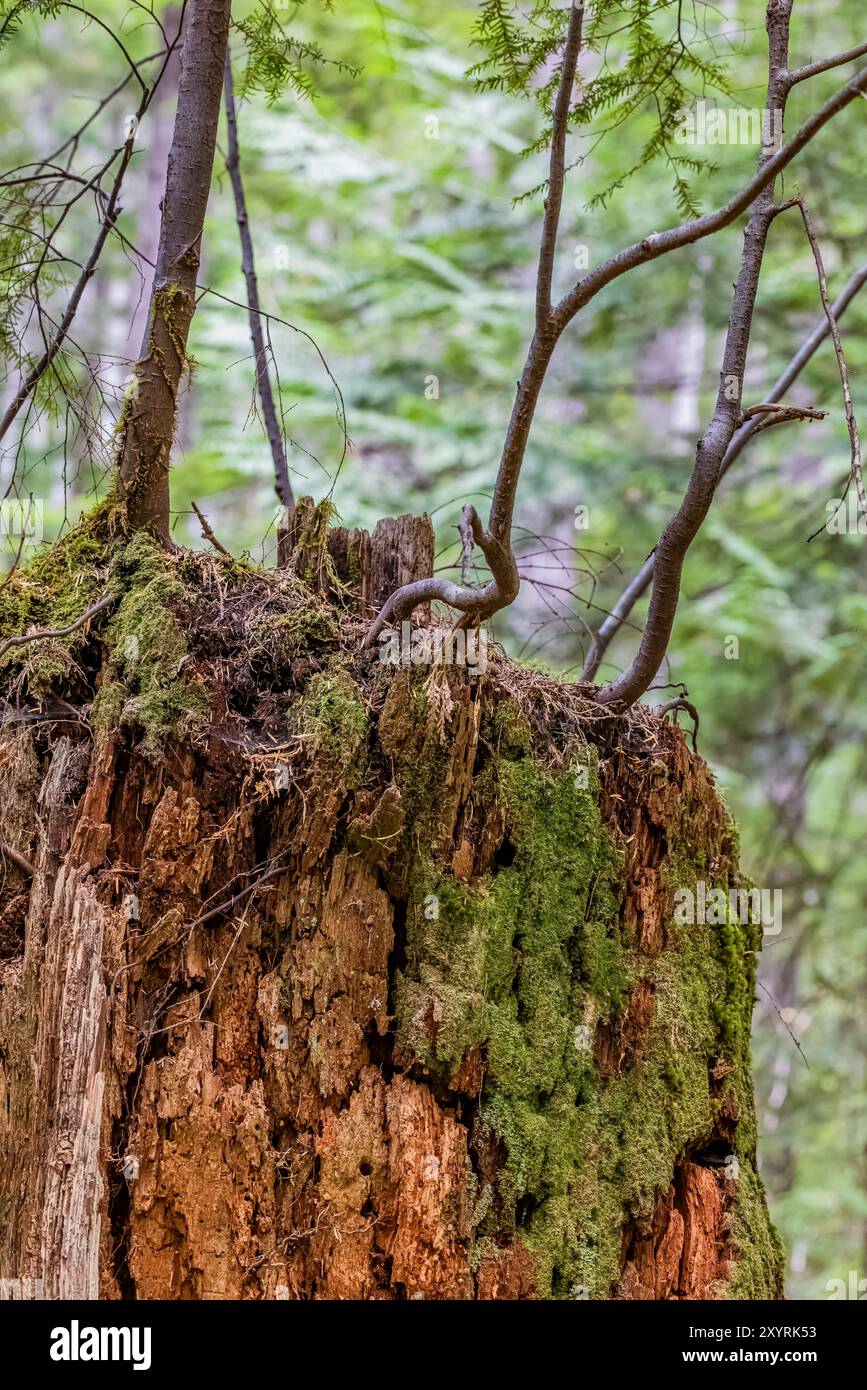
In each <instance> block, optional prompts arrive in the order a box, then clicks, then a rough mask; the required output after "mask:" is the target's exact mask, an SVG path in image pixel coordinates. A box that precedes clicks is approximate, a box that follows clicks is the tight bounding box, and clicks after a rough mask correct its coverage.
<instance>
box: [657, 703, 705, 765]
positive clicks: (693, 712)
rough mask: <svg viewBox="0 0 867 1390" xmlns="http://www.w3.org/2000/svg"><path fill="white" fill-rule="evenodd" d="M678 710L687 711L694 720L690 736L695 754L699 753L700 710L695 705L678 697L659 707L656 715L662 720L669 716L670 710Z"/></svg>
mask: <svg viewBox="0 0 867 1390" xmlns="http://www.w3.org/2000/svg"><path fill="white" fill-rule="evenodd" d="M678 709H683V710H686V712H687V714H688V715H689V716H690V718H691V719H692V724H693V726H692V730H691V734H690V737H691V738H692V751H693V753H697V752H698V724H699V720H698V710H697V709H696V707H695V705H693V704H692V703H691V702H690V701H689V700H685V699H684V698H683V696H682V695H678V697H677V699H676V700H669V701H668V703H667V704H665V705H658V706H657V708H656V709H655V710H654V714H658V715H659V717H660V719H661V718H662V716H663V715H664V714H668V713H669V711H670V710H678Z"/></svg>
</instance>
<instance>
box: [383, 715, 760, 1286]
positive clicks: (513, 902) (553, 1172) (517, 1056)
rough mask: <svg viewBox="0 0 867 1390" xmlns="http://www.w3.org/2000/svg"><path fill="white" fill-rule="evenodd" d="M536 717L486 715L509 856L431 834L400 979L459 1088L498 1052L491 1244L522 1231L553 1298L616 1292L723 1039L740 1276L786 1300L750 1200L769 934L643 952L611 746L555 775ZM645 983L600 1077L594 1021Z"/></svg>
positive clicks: (402, 1030) (725, 936)
mask: <svg viewBox="0 0 867 1390" xmlns="http://www.w3.org/2000/svg"><path fill="white" fill-rule="evenodd" d="M522 724H523V721H522V720H520V719H518V718H517V717H516V712H514V711H509V710H506V712H505V713H504V714H503V715H502V716H501V717H500V719H499V720H492V721H489V723H488V724H487V725H486V726H485V730H484V732H485V735H486V737H487V738H488V741H489V743H490V745H491V746H492V747H493V748H494V749H495V750H496V757H495V758H494V760H493V762H492V763H491V764H490V765H489V767H488V769H487V770H486V771H485V772H484V773H482V774H480V775H478V776H477V779H476V785H477V787H478V788H480V789H482V790H483V789H484V787H485V781H486V779H487V782H488V789H487V794H489V795H496V796H498V797H499V798H500V801H501V804H502V808H503V818H504V821H505V826H506V841H505V845H504V850H505V853H503V852H501V855H500V856H499V858H500V859H501V862H500V864H499V865H498V866H496V865H495V867H494V868H493V869H492V870H491V871H490V872H489V873H488V874H487V875H485V876H484V877H483V878H482V879H481V880H479V881H477V882H475V883H473V884H465V883H461V882H459V881H457V880H456V879H455V878H454V877H453V876H452V874H451V872H450V871H449V869H448V868H447V867H445V866H443V865H441V864H440V863H438V860H437V851H436V847H435V846H434V847H433V848H431V847H430V846H420V852H419V854H418V855H417V857H416V861H415V870H414V875H413V879H412V883H411V889H410V900H409V905H408V915H407V941H406V952H407V962H406V968H405V970H404V972H403V973H402V975H401V977H400V978H399V981H398V990H397V1004H396V1011H397V1015H398V1046H399V1049H400V1055H401V1056H403V1057H407V1056H411V1057H414V1058H416V1059H417V1060H418V1062H419V1063H421V1064H422V1065H423V1066H424V1067H426V1068H427V1069H429V1070H430V1071H431V1072H432V1073H433V1074H434V1075H436V1076H438V1077H440V1078H441V1079H442V1080H443V1081H444V1082H449V1081H453V1080H454V1078H455V1075H456V1073H457V1070H458V1068H459V1066H460V1063H461V1060H462V1058H464V1057H465V1055H466V1053H467V1052H468V1051H470V1050H472V1049H481V1050H482V1055H483V1057H484V1065H485V1074H484V1087H483V1092H482V1095H481V1098H480V1101H479V1106H478V1111H477V1114H476V1117H475V1122H474V1127H473V1144H474V1148H475V1150H476V1151H477V1152H480V1153H484V1152H491V1153H496V1154H498V1155H499V1158H498V1159H497V1162H496V1165H495V1170H496V1172H495V1177H494V1178H493V1180H489V1179H480V1188H479V1191H478V1193H477V1194H476V1197H475V1199H474V1206H475V1216H474V1222H475V1226H476V1240H477V1242H479V1245H480V1247H481V1246H482V1245H483V1244H484V1242H490V1241H491V1240H502V1239H503V1238H509V1237H513V1236H518V1237H519V1238H520V1239H521V1241H522V1242H523V1243H524V1244H525V1245H526V1246H527V1247H528V1248H529V1249H530V1250H531V1251H532V1252H533V1254H534V1256H535V1260H536V1267H537V1276H538V1279H539V1289H540V1292H541V1294H542V1295H543V1296H546V1295H547V1296H552V1297H566V1298H568V1297H575V1296H577V1295H576V1292H575V1291H576V1290H582V1291H583V1290H585V1289H586V1290H587V1291H588V1292H589V1295H590V1297H595V1298H607V1297H610V1295H611V1292H612V1288H613V1286H614V1284H615V1282H616V1280H617V1278H618V1276H619V1272H620V1267H621V1261H622V1239H623V1225H624V1221H625V1220H626V1219H628V1217H630V1216H638V1215H647V1214H649V1213H651V1212H652V1211H653V1209H654V1206H655V1203H656V1202H657V1200H658V1198H659V1195H660V1193H662V1192H665V1191H667V1190H668V1188H669V1187H670V1185H671V1182H672V1178H673V1174H674V1170H675V1167H676V1165H677V1163H678V1161H679V1160H680V1159H682V1158H683V1157H684V1156H686V1155H687V1154H688V1153H690V1152H691V1151H692V1150H693V1149H694V1148H696V1147H698V1146H701V1145H702V1144H703V1143H706V1142H707V1141H709V1140H710V1139H711V1136H712V1134H713V1132H714V1126H715V1122H716V1118H717V1114H718V1109H719V1104H720V1100H719V1096H718V1095H717V1094H716V1093H715V1090H714V1086H713V1084H712V1080H711V1071H712V1068H713V1066H714V1063H715V1061H716V1060H717V1059H718V1058H719V1057H720V1056H721V1055H722V1054H723V1052H725V1053H726V1056H727V1057H728V1058H729V1062H728V1065H730V1066H731V1067H732V1073H731V1076H730V1078H729V1084H730V1085H731V1087H732V1089H733V1091H734V1093H735V1095H736V1097H737V1102H738V1106H739V1107H740V1110H741V1113H743V1114H744V1116H745V1119H746V1123H745V1126H744V1132H743V1145H742V1144H741V1142H740V1141H739V1143H738V1152H739V1155H740V1154H741V1153H742V1152H743V1157H742V1160H741V1161H742V1163H743V1166H744V1170H745V1171H748V1172H749V1174H750V1177H749V1181H748V1182H747V1184H746V1185H745V1187H744V1214H743V1216H742V1218H741V1220H742V1222H745V1223H746V1224H747V1226H748V1227H749V1228H750V1239H751V1240H753V1239H755V1240H757V1241H759V1242H761V1241H762V1240H763V1241H764V1245H760V1253H759V1254H758V1255H757V1256H756V1258H755V1260H753V1261H752V1264H751V1266H750V1269H749V1270H747V1269H746V1268H745V1269H744V1270H743V1271H742V1272H741V1279H742V1286H743V1287H744V1288H746V1289H749V1290H750V1292H749V1293H748V1294H747V1295H745V1296H750V1297H770V1296H773V1293H774V1289H775V1287H776V1286H775V1283H774V1280H775V1278H776V1273H775V1271H777V1270H778V1267H779V1266H778V1256H777V1252H776V1248H775V1246H774V1244H773V1242H774V1240H775V1237H773V1235H771V1236H768V1234H767V1233H768V1230H769V1223H768V1221H767V1215H766V1213H765V1214H763V1213H762V1212H761V1211H760V1210H759V1209H758V1208H755V1207H754V1206H751V1199H750V1193H751V1191H752V1188H751V1186H750V1184H753V1186H754V1187H755V1190H756V1192H757V1193H760V1192H761V1187H760V1184H759V1182H758V1179H757V1177H756V1176H755V1171H754V1168H753V1167H752V1164H753V1163H754V1153H753V1154H752V1156H750V1154H749V1148H750V1145H751V1144H752V1145H753V1147H754V1136H752V1132H751V1130H750V1127H749V1125H750V1121H749V1114H751V1110H750V1105H751V1092H750V1081H749V1064H748V1040H749V1016H750V1004H751V994H752V974H753V961H754V957H753V956H752V955H750V954H749V952H750V951H751V949H752V948H753V946H754V944H755V943H754V942H753V941H752V938H750V937H748V935H746V934H745V932H744V929H743V928H741V927H740V926H739V924H737V923H734V924H728V923H727V924H726V925H725V926H724V927H723V928H721V929H717V928H713V927H710V926H708V925H706V924H703V923H702V924H699V925H697V926H690V927H689V928H674V927H672V929H671V933H670V936H669V942H668V947H667V949H666V950H664V951H663V952H662V953H661V954H659V955H658V956H656V957H649V956H647V955H646V954H643V953H641V952H639V949H638V947H637V945H636V944H635V942H634V941H633V939H632V937H631V936H628V937H627V935H626V934H625V933H624V931H623V929H622V928H621V921H620V917H621V911H620V909H621V905H622V901H623V897H624V893H625V891H626V885H625V883H624V862H623V858H622V855H621V854H620V852H619V850H618V848H617V846H616V845H615V842H614V840H613V838H612V836H611V833H610V831H609V830H608V828H607V826H606V825H604V824H603V822H602V818H601V814H600V810H599V801H598V784H597V776H596V770H595V753H594V752H593V751H592V750H590V749H587V748H581V749H579V750H578V751H577V753H576V754H575V756H574V758H573V760H572V766H571V767H570V769H569V770H568V771H564V772H560V773H557V774H553V773H551V772H549V771H547V770H545V769H544V768H542V767H540V766H539V765H537V763H536V762H535V761H534V760H533V757H532V755H531V754H530V752H529V751H528V748H527V741H526V739H525V737H524V736H523V734H522ZM432 775H434V776H435V772H434V773H433V774H432ZM398 780H399V781H400V777H399V778H398ZM401 789H402V791H403V788H401ZM431 794H433V795H435V787H434V788H433V789H431ZM689 851H690V847H689V845H688V844H687V843H686V842H684V843H683V844H680V845H678V846H677V856H678V862H679V864H680V871H681V872H690V873H692V874H693V875H694V874H695V872H696V867H697V866H698V867H699V868H702V869H704V870H706V869H707V868H708V859H707V853H706V848H705V842H704V840H703V839H702V834H701V829H700V827H699V831H698V834H697V838H696V842H695V847H694V858H693V862H692V864H691V865H690V863H689ZM636 991H643V992H644V993H645V995H646V997H649V998H650V999H651V1001H652V1007H651V1009H650V1014H649V1020H648V1021H647V1023H646V1026H644V1027H643V1028H642V1036H641V1056H640V1059H639V1061H638V1062H636V1063H635V1064H634V1065H628V1066H625V1067H623V1068H622V1069H621V1068H620V1067H619V1065H618V1064H617V1060H616V1059H615V1062H614V1064H613V1065H611V1066H609V1068H608V1069H607V1070H606V1071H605V1073H604V1074H603V1072H602V1071H601V1070H600V1066H601V1063H600V1062H599V1061H598V1060H597V1058H598V1055H599V1053H598V1048H597V1047H596V1046H595V1043H596V1040H597V1039H598V1030H599V1029H600V1028H602V1029H605V1030H606V1032H607V1034H608V1035H610V1036H612V1037H613V1038H615V1039H618V1038H619V1037H620V1036H621V1034H620V1031H619V1030H621V1029H622V1028H623V1027H624V1026H625V1024H626V1022H628V1012H629V1007H630V999H631V997H632V995H633V993H634V992H636ZM615 1051H616V1049H615ZM765 1247H767V1248H765ZM762 1251H764V1253H761V1252H762Z"/></svg>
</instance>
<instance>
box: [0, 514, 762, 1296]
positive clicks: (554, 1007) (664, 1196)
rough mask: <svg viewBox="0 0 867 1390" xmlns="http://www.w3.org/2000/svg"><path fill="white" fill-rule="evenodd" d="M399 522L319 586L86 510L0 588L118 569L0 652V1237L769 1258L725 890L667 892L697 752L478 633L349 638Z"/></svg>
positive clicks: (156, 1244)
mask: <svg viewBox="0 0 867 1390" xmlns="http://www.w3.org/2000/svg"><path fill="white" fill-rule="evenodd" d="M380 528H381V529H380ZM429 530H430V528H429V523H426V519H425V522H423V523H415V524H414V525H413V526H410V525H409V523H407V522H405V521H404V520H403V519H402V520H401V522H399V523H394V522H389V523H381V524H380V527H377V529H376V531H375V532H374V534H373V536H372V537H367V538H366V539H365V538H364V533H361V534H360V535H359V534H358V533H356V534H355V535H354V536H353V534H352V533H347V532H343V533H338V534H337V535H332V536H331V538H330V556H331V560H332V566H333V569H334V571H335V573H336V574H337V575H338V577H339V578H340V579H341V584H340V586H339V587H338V589H337V590H336V591H334V586H333V585H329V586H326V587H327V588H328V592H329V593H331V598H329V597H328V596H327V595H326V594H324V593H322V592H320V591H318V590H319V587H320V586H319V585H318V584H317V583H314V584H313V586H312V587H308V586H307V585H306V584H305V583H304V582H303V580H302V578H299V576H298V574H296V573H295V570H294V568H293V567H291V566H290V567H288V568H285V569H278V570H277V571H274V572H272V573H269V574H252V573H249V572H246V573H244V572H240V571H239V570H238V569H237V568H236V567H235V566H234V565H233V563H232V562H231V561H230V560H227V559H226V558H225V557H221V556H189V555H180V556H174V557H167V556H165V555H164V554H163V553H162V552H161V551H160V550H159V549H158V547H156V546H155V545H153V544H152V543H151V542H149V541H148V540H147V538H146V537H144V536H138V537H136V538H135V539H134V540H133V541H132V542H130V543H129V544H127V545H126V546H125V548H124V549H123V550H121V551H117V550H115V549H112V545H113V543H112V542H111V540H110V538H109V535H108V532H103V531H101V530H100V529H99V526H98V525H97V526H95V527H91V529H90V530H87V528H85V529H84V530H83V531H82V532H81V533H79V534H78V535H77V536H75V535H74V536H73V538H72V539H71V540H68V541H67V542H64V543H62V545H61V546H60V547H57V548H56V551H55V552H54V553H53V557H52V558H50V559H49V560H48V561H45V562H42V568H41V570H40V571H39V573H38V574H31V575H29V576H24V577H22V580H21V581H20V583H19V582H17V581H13V583H12V584H11V585H10V586H9V590H8V591H7V593H6V594H5V595H4V596H2V597H0V605H2V601H3V598H5V599H6V600H7V603H6V607H5V608H4V607H2V606H0V637H2V636H5V635H6V634H7V632H8V630H9V625H10V624H12V623H13V622H17V623H19V624H21V623H22V622H24V623H25V624H26V622H28V621H37V620H38V621H40V622H45V621H46V620H47V622H48V623H49V625H50V623H51V620H52V617H53V616H54V617H56V615H57V614H58V613H59V612H61V611H69V609H71V608H73V607H74V608H75V609H76V611H81V609H82V608H83V607H84V606H85V605H86V602H87V601H88V598H89V597H90V595H89V593H88V592H87V585H88V583H89V582H91V583H93V584H94V585H95V586H97V587H99V588H101V587H102V586H103V585H104V586H105V587H106V588H107V589H108V591H109V592H111V593H113V594H114V595H115V598H116V605H115V607H114V609H112V610H111V611H110V612H108V613H104V614H100V615H99V617H98V618H97V619H95V620H94V622H93V624H92V625H91V628H90V630H89V631H88V630H86V629H81V630H79V631H78V632H77V633H75V634H73V635H72V636H71V637H69V638H67V639H64V640H63V641H62V642H60V641H58V642H47V643H45V642H43V643H38V644H34V645H33V646H32V647H30V648H18V649H16V650H15V652H12V653H9V654H8V655H7V657H6V658H5V659H4V661H3V663H2V666H0V684H2V694H3V697H4V700H5V705H4V707H3V708H4V714H3V727H2V731H0V738H2V743H0V759H2V775H3V785H4V796H3V804H2V812H0V834H2V837H3V841H4V842H5V844H6V845H7V847H8V848H9V849H10V850H13V851H15V852H16V854H17V855H18V856H19V858H20V859H23V860H24V861H25V864H26V863H27V862H29V863H30V864H31V865H32V867H33V870H34V872H33V875H32V878H30V877H29V876H28V874H27V872H26V870H25V868H23V867H21V865H20V864H18V863H16V862H15V861H14V860H13V859H12V858H10V857H8V856H7V857H6V859H5V866H4V868H3V877H2V888H0V947H2V952H3V959H2V961H0V1275H3V1276H4V1277H18V1278H26V1277H31V1278H40V1279H42V1280H43V1284H44V1289H45V1293H46V1296H47V1297H62V1296H69V1297H107V1298H140V1299H151V1298H170V1299H183V1298H196V1299H220V1298H266V1299H272V1298H281V1297H282V1298H290V1299H308V1298H361V1299H383V1298H384V1299H393V1298H460V1299H467V1298H481V1299H492V1298H499V1299H524V1298H537V1297H550V1296H553V1297H557V1298H567V1299H568V1298H585V1297H589V1298H610V1297H619V1298H629V1299H635V1298H646V1299H669V1298H706V1297H709V1298H713V1297H719V1296H725V1295H731V1294H733V1293H735V1294H739V1295H740V1296H743V1297H748V1298H771V1297H775V1296H778V1294H779V1289H780V1258H779V1250H778V1246H777V1242H776V1238H775V1236H774V1233H773V1230H772V1228H771V1226H770V1223H769V1220H768V1216H767V1211H766V1208H765V1202H764V1196H763V1192H762V1188H761V1184H760V1181H759V1178H758V1175H757V1172H756V1167H755V1126H754V1120H753V1104H752V1089H751V1079H750V1070H749V1026H750V1013H751V1006H752V996H753V980H754V966H755V954H754V953H755V951H756V950H757V949H758V947H759V945H760V941H759V939H758V938H757V931H759V930H760V929H754V928H752V927H750V926H746V927H742V926H740V925H738V924H731V925H727V926H725V927H723V928H720V927H712V926H708V925H705V924H703V923H702V924H697V925H695V926H690V927H682V926H677V925H675V924H674V918H673V913H672V903H673V894H674V891H675V889H676V888H677V887H678V886H679V885H682V884H684V883H689V882H691V881H695V880H696V879H697V878H704V879H706V880H707V881H708V882H713V883H714V884H718V885H722V886H727V885H729V884H736V883H737V882H738V868H737V859H736V848H735V842H734V836H733V831H732V827H731V825H730V823H729V820H728V817H727V814H726V812H725V809H724V807H723V806H722V804H721V802H720V800H719V799H718V797H717V794H716V792H715V790H714V787H713V783H712V779H711V776H710V774H709V772H708V769H707V767H706V766H705V764H704V763H703V762H702V760H701V759H700V758H697V757H696V756H694V755H693V754H691V753H689V752H688V751H687V749H686V747H685V746H684V743H683V741H682V739H681V737H680V734H679V733H678V732H677V731H676V730H674V729H672V728H670V727H668V726H667V725H665V724H664V723H662V722H661V721H659V720H657V719H655V718H654V717H653V716H652V715H651V714H650V713H649V712H648V711H647V710H644V709H640V708H639V709H635V710H633V711H632V712H631V713H630V714H629V715H627V716H625V717H621V718H618V717H616V716H614V715H612V714H611V712H610V711H600V710H599V709H598V708H597V707H595V706H593V705H592V704H591V703H590V702H589V701H588V700H586V699H584V698H583V697H582V693H581V691H580V689H578V688H576V687H573V686H568V685H565V684H563V683H560V682H558V681H556V680H554V679H553V678H548V677H545V676H543V675H542V674H540V673H539V672H536V671H530V670H525V669H522V668H520V667H518V666H515V665H514V664H513V663H511V662H509V661H508V660H507V659H506V658H505V657H504V656H503V655H502V654H501V653H499V652H496V651H495V652H493V654H492V655H491V657H490V661H489V664H488V669H487V671H486V673H485V674H484V675H481V676H479V677H478V678H477V679H473V678H472V677H471V676H470V675H469V674H468V672H467V671H465V670H461V669H458V668H438V669H429V668H415V667H411V668H409V669H400V668H397V669H396V668H393V667H390V666H388V665H386V664H385V663H383V662H382V661H380V660H379V659H378V653H377V652H375V651H374V652H370V651H364V650H363V649H362V645H361V643H362V636H363V633H364V628H365V624H364V621H363V618H362V616H361V614H362V612H363V608H364V605H365V604H368V605H377V604H378V603H379V602H380V601H381V599H382V598H383V597H384V593H385V589H386V588H387V587H391V586H393V585H394V584H396V583H401V582H403V581H404V580H405V579H406V578H412V577H416V575H417V573H418V571H419V566H421V567H422V569H423V568H424V566H429V564H430V561H431V560H432V538H431V543H430V546H428V540H427V537H428V534H429ZM412 535H415V536H416V538H420V543H421V550H420V551H419V552H413V549H412V544H411V543H409V542H408V543H407V547H406V548H405V549H403V550H402V549H401V544H402V542H400V543H398V544H397V545H396V547H395V548H393V549H392V548H391V547H392V543H393V540H394V537H395V536H397V537H399V538H401V537H402V538H406V537H408V536H412ZM380 541H381V542H382V544H381V545H380ZM85 544H86V547H87V553H88V557H89V568H88V570H87V575H90V576H94V577H93V578H92V579H91V580H88V579H87V578H85V577H83V572H78V573H77V572H76V564H77V560H76V556H77V555H78V554H80V553H81V551H80V547H82V546H83V545H85ZM64 547H65V548H64ZM76 547H79V549H78V550H76ZM325 553H329V551H328V541H327V540H326V549H325ZM322 556H323V551H322V549H321V548H320V550H319V552H318V554H317V555H313V556H309V557H308V561H309V563H306V564H302V565H301V566H300V569H301V571H302V572H303V571H304V570H307V571H309V572H310V573H312V574H313V575H314V578H315V576H317V575H319V574H321V573H327V572H328V567H325V569H322V568H321V566H320V562H322ZM359 556H360V557H361V567H360V568H359V569H358V570H357V572H355V575H354V578H355V581H356V584H355V589H354V590H352V592H349V591H347V589H346V588H345V587H344V585H345V584H346V583H347V582H348V581H349V579H350V578H351V577H352V564H354V563H355V558H354V557H359ZM100 557H102V558H100ZM347 557H350V558H351V561H352V563H350V560H349V559H347ZM377 557H378V558H377ZM296 558H297V557H296ZM413 568H415V570H416V573H415V574H413V573H409V572H408V571H410V570H412V569H413ZM64 576H65V578H64ZM64 584H65V585H66V586H67V587H66V588H64V587H63V585H64ZM70 584H71V585H72V586H73V592H72V594H70V592H69V585H70ZM362 600H363V602H362ZM18 630H22V629H21V627H20V626H19V628H18ZM732 1155H734V1156H735V1158H736V1162H735V1161H733V1160H732V1158H731V1157H730V1156H732Z"/></svg>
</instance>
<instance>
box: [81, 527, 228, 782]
mask: <svg viewBox="0 0 867 1390" xmlns="http://www.w3.org/2000/svg"><path fill="white" fill-rule="evenodd" d="M180 568H181V566H180V562H179V561H177V560H175V559H173V558H172V557H171V556H169V555H167V554H166V552H165V550H164V549H163V548H162V546H161V545H159V543H158V542H157V541H155V540H154V539H153V538H152V537H151V536H149V535H148V534H147V533H146V532H143V531H142V532H138V533H137V534H136V535H135V536H134V537H133V539H132V540H131V541H130V542H129V543H128V544H127V545H126V546H124V547H123V548H122V549H120V550H118V551H117V552H116V553H115V556H114V560H113V563H112V568H111V574H110V580H109V590H110V592H114V593H116V594H117V597H118V606H117V608H116V610H115V612H114V614H113V616H112V619H111V622H110V624H109V627H108V630H107V633H106V640H107V642H108V643H109V648H110V662H111V669H112V670H113V671H114V672H115V673H116V675H114V676H109V678H108V680H107V681H106V682H105V683H104V684H103V685H102V686H101V688H100V690H99V691H98V693H97V697H96V700H95V701H94V710H93V722H94V725H95V727H97V728H103V729H105V728H109V727H122V726H126V727H132V728H137V729H140V730H141V732H142V735H143V738H142V746H143V749H144V751H145V752H147V753H149V754H150V755H157V754H159V753H160V752H161V751H162V749H163V747H164V744H165V741H166V740H167V739H169V738H176V737H178V736H180V735H182V734H190V733H192V732H193V731H194V730H195V728H196V727H197V726H200V725H201V724H202V723H203V722H204V720H205V718H206V716H207V710H208V700H207V696H206V693H205V691H204V689H203V688H202V686H201V685H199V684H198V683H197V682H196V681H195V680H193V679H192V678H191V676H189V675H188V674H187V673H186V672H185V671H184V667H185V664H186V663H187V661H188V649H187V641H186V637H185V635H184V633H183V631H182V628H181V625H180V620H179V618H178V616H177V614H178V610H179V609H181V608H182V607H183V605H184V604H185V603H187V602H188V601H189V594H188V591H187V589H186V587H185V585H184V583H183V580H182V578H181V574H180Z"/></svg>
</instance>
